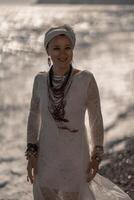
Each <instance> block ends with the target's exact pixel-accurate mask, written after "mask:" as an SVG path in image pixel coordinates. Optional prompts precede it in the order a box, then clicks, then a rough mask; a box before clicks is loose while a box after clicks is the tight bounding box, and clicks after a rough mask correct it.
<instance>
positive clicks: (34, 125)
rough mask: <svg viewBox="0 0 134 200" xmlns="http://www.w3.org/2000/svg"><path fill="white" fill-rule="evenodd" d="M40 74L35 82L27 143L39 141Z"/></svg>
mask: <svg viewBox="0 0 134 200" xmlns="http://www.w3.org/2000/svg"><path fill="white" fill-rule="evenodd" d="M38 82H39V75H36V76H35V78H34V83H33V90H32V97H31V102H30V111H29V116H28V123H27V143H33V144H35V143H37V140H38V132H39V127H40V106H39V103H40V99H39V94H38V85H39V83H38Z"/></svg>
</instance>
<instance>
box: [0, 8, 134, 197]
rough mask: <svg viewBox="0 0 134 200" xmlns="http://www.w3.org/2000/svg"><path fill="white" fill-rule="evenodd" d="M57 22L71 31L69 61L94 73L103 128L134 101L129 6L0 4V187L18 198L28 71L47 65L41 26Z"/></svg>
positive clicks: (133, 15)
mask: <svg viewBox="0 0 134 200" xmlns="http://www.w3.org/2000/svg"><path fill="white" fill-rule="evenodd" d="M61 23H64V24H70V25H72V26H73V28H74V30H75V32H76V37H77V45H76V48H75V52H74V61H73V65H74V66H75V67H78V68H80V69H88V70H91V71H92V72H93V73H94V76H95V77H96V80H97V83H98V87H99V91H100V97H101V105H102V114H103V119H104V125H105V128H107V127H108V126H109V125H111V124H112V123H114V122H115V121H116V119H117V117H118V115H119V114H120V113H126V112H128V110H129V108H130V106H132V105H133V103H134V102H133V91H134V45H133V42H134V6H110V7H108V6H80V5H79V6H63V5H62V6H59V5H58V6H57V5H51V6H50V5H44V6H42V7H41V6H21V7H18V6H16V7H13V6H12V7H9V6H5V7H4V6H1V7H0V24H1V31H0V99H1V101H0V110H1V113H0V116H1V122H0V131H1V134H0V140H1V144H2V147H1V152H0V157H1V159H0V162H1V165H0V169H2V172H3V173H2V175H0V187H1V188H2V189H1V191H2V195H3V196H2V197H5V199H6V198H8V196H10V197H12V198H13V199H14V200H15V199H20V198H19V195H22V194H23V195H22V198H21V199H22V200H23V199H25V200H26V199H28V200H29V199H30V194H29V191H30V190H31V186H29V187H28V185H27V183H26V171H24V169H25V165H26V163H24V160H23V159H22V158H23V155H22V152H24V145H25V141H26V122H27V115H28V107H29V101H30V97H31V90H32V83H33V77H34V75H35V74H36V73H37V72H39V71H43V70H48V65H47V55H46V52H45V50H44V48H43V38H44V32H45V31H46V30H47V29H48V28H49V27H50V26H52V25H59V24H61ZM5 151H6V152H5ZM8 163H9V164H10V165H8ZM24 182H25V183H26V184H25V185H24ZM20 185H24V188H21V187H20ZM24 191H26V195H25V193H24ZM27 194H28V196H27ZM0 197H1V196H0Z"/></svg>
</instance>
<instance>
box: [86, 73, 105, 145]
mask: <svg viewBox="0 0 134 200" xmlns="http://www.w3.org/2000/svg"><path fill="white" fill-rule="evenodd" d="M87 109H88V116H89V125H90V129H91V141H92V146H93V148H94V147H95V146H97V145H99V146H103V140H104V130H103V118H102V113H101V105H100V96H99V90H98V86H97V83H96V80H95V78H94V75H93V74H92V77H91V80H90V82H89V85H88V91H87Z"/></svg>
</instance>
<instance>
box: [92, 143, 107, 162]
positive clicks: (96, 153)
mask: <svg viewBox="0 0 134 200" xmlns="http://www.w3.org/2000/svg"><path fill="white" fill-rule="evenodd" d="M103 155H104V149H103V146H99V145H96V146H95V147H94V149H93V151H92V153H91V160H93V159H94V160H96V161H97V162H101V160H102V158H103Z"/></svg>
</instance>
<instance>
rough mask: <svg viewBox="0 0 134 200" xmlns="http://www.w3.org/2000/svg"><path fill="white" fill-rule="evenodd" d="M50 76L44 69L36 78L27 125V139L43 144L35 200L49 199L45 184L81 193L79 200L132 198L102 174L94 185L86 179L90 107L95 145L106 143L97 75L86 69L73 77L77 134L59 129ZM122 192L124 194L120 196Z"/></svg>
mask: <svg viewBox="0 0 134 200" xmlns="http://www.w3.org/2000/svg"><path fill="white" fill-rule="evenodd" d="M47 76H48V73H47V72H42V73H39V74H38V75H37V76H36V77H35V80H34V85H33V93H32V99H31V106H30V112H29V117H28V126H27V142H28V143H38V144H39V157H38V165H37V177H36V182H35V184H34V187H33V189H34V200H47V199H44V197H43V192H44V190H45V187H48V188H50V189H55V190H58V191H60V192H62V193H66V192H68V193H70V194H71V193H72V192H74V193H77V192H78V193H79V194H80V197H79V200H105V199H106V198H105V197H106V196H107V197H108V198H107V200H113V199H114V200H129V198H128V197H127V194H125V193H123V191H121V190H119V189H118V188H117V186H115V185H112V183H111V182H110V181H109V180H107V179H105V178H103V177H101V176H99V175H97V176H96V177H95V179H94V181H93V182H92V184H91V185H90V187H89V185H88V184H87V182H86V178H87V174H86V170H87V166H88V162H89V159H90V154H89V143H88V137H87V129H86V126H85V112H86V109H87V110H88V114H89V123H90V127H91V136H92V143H93V146H94V145H103V120H102V115H101V108H100V98H99V92H98V87H97V84H96V81H95V78H94V76H93V74H92V73H91V72H88V71H86V70H84V71H81V72H78V73H76V74H75V75H74V76H72V84H71V87H70V89H69V91H68V93H67V95H66V101H67V104H66V107H65V109H66V117H67V118H68V119H69V123H68V126H69V128H70V129H73V128H75V129H78V132H75V133H74V132H73V133H72V132H69V131H68V130H62V129H58V128H57V125H56V123H55V120H54V119H53V117H52V115H51V114H50V112H49V110H48V90H47ZM102 191H103V192H102ZM109 193H110V194H111V198H110V197H109V196H108V195H109ZM119 193H120V194H122V197H120V198H118V196H119V195H118V194H119ZM104 194H105V195H104ZM115 195H116V196H115ZM124 197H125V198H126V199H125V198H124ZM59 200H64V199H59ZM69 200H70V199H69ZM72 200H74V199H72ZM76 200H77V199H76Z"/></svg>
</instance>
